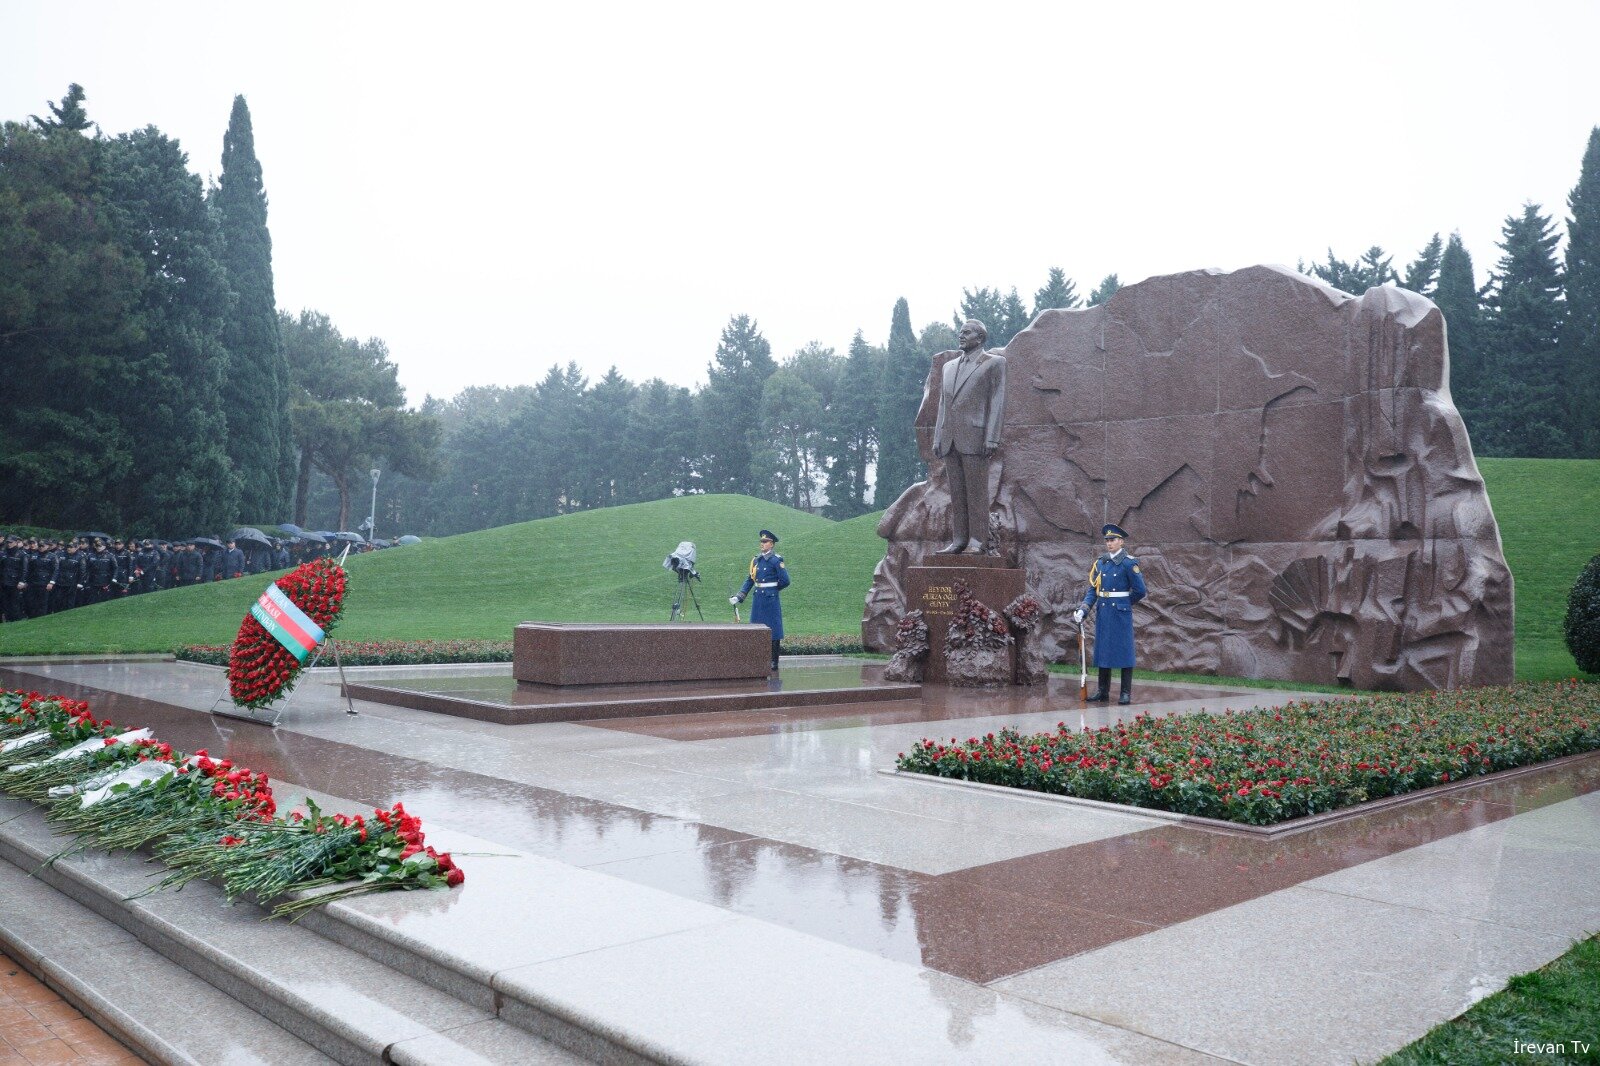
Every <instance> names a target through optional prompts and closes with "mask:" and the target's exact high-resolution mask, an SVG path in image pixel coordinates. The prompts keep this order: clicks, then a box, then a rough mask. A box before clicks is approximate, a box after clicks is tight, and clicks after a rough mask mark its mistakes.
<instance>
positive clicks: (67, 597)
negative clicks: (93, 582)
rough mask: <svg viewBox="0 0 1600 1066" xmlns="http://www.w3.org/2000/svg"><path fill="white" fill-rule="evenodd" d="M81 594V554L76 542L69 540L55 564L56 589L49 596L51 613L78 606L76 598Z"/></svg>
mask: <svg viewBox="0 0 1600 1066" xmlns="http://www.w3.org/2000/svg"><path fill="white" fill-rule="evenodd" d="M82 594H83V553H82V552H80V551H79V550H78V542H77V541H75V540H69V541H67V547H66V549H65V550H64V551H63V552H62V553H61V558H60V559H59V560H58V561H57V562H56V587H55V591H54V592H53V593H52V594H51V596H50V610H51V612H52V613H56V612H60V611H70V610H72V609H73V608H74V607H76V606H78V598H79V597H80V596H81V595H82Z"/></svg>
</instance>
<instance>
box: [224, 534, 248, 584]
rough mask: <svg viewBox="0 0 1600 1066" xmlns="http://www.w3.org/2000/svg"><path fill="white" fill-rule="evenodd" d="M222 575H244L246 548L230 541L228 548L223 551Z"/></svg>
mask: <svg viewBox="0 0 1600 1066" xmlns="http://www.w3.org/2000/svg"><path fill="white" fill-rule="evenodd" d="M222 576H223V577H225V578H233V577H244V549H243V548H240V547H239V546H238V545H237V544H235V543H234V542H233V541H231V540H230V541H228V550H227V551H225V552H223V553H222Z"/></svg>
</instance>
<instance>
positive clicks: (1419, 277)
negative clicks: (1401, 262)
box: [1401, 233, 1444, 296]
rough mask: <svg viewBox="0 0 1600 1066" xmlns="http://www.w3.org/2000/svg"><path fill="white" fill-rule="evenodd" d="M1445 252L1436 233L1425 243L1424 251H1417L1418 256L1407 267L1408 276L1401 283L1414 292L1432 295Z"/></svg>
mask: <svg viewBox="0 0 1600 1066" xmlns="http://www.w3.org/2000/svg"><path fill="white" fill-rule="evenodd" d="M1443 252H1444V245H1443V243H1442V242H1441V241H1440V240H1439V235H1438V234H1437V233H1435V234H1434V235H1433V236H1432V237H1430V238H1429V239H1428V243H1427V244H1425V245H1423V248H1422V251H1420V252H1418V253H1417V258H1416V259H1414V260H1413V261H1412V263H1411V265H1410V266H1408V267H1406V276H1405V278H1404V280H1402V281H1401V284H1402V285H1403V286H1405V287H1406V288H1408V289H1410V290H1411V291H1412V292H1414V293H1418V294H1420V295H1422V296H1432V295H1433V292H1434V285H1435V284H1436V283H1437V282H1438V280H1439V260H1440V257H1441V256H1442V255H1443Z"/></svg>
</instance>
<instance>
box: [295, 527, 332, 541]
mask: <svg viewBox="0 0 1600 1066" xmlns="http://www.w3.org/2000/svg"><path fill="white" fill-rule="evenodd" d="M294 539H295V540H303V541H307V542H309V543H311V544H326V543H328V538H327V537H324V536H323V535H322V534H321V533H313V532H311V531H310V530H309V529H302V530H301V531H300V532H298V533H296V534H295V535H294Z"/></svg>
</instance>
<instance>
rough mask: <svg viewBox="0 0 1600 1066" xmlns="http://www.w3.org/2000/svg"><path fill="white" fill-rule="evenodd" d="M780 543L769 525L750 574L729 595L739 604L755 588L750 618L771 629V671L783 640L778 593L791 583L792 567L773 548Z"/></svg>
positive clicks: (762, 537) (781, 609)
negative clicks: (737, 588) (788, 567)
mask: <svg viewBox="0 0 1600 1066" xmlns="http://www.w3.org/2000/svg"><path fill="white" fill-rule="evenodd" d="M777 543H778V535H777V534H776V533H774V532H772V530H770V529H763V530H762V531H761V554H760V555H757V556H756V557H755V558H754V559H751V560H750V576H749V577H747V578H745V579H744V584H743V585H741V586H740V588H739V593H738V595H736V596H730V597H728V602H729V603H732V604H740V603H743V602H744V598H745V597H746V596H748V595H749V594H750V590H751V589H754V590H755V593H756V599H755V602H754V603H752V604H751V605H750V621H752V622H755V623H756V624H757V625H764V626H766V627H767V628H768V629H770V630H772V671H773V672H774V673H776V672H777V670H778V654H779V652H780V651H781V648H780V647H779V645H780V643H781V642H782V640H783V603H782V602H781V601H780V600H779V599H778V593H780V592H782V591H783V590H784V589H786V588H788V587H789V571H788V569H787V568H786V567H785V566H784V565H783V556H781V555H779V554H778V553H777V552H775V551H773V550H772V549H773V548H774V547H775V546H776V545H777Z"/></svg>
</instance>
